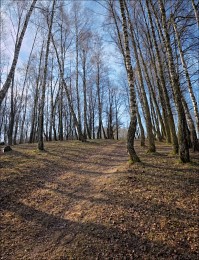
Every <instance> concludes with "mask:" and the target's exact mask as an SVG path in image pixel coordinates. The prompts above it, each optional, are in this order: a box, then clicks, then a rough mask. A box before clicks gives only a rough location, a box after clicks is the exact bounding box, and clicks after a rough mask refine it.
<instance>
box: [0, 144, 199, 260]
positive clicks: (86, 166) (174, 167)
mask: <svg viewBox="0 0 199 260" xmlns="http://www.w3.org/2000/svg"><path fill="white" fill-rule="evenodd" d="M46 147H47V151H46V152H44V153H39V152H38V151H37V150H35V147H34V146H33V145H22V146H18V147H16V148H15V151H13V152H12V153H11V154H9V155H3V156H1V159H3V160H4V164H2V168H1V169H0V170H1V194H2V195H1V207H2V229H1V230H2V236H1V237H2V248H1V259H7V260H9V259H10V260H11V259H12V260H18V259H35V260H36V259H38V260H40V259H41V260H43V259H45V260H48V259H52V260H59V259H60V260H61V259H66V260H67V259H88V260H90V259H197V243H196V242H197V235H196V234H197V198H196V197H197V196H196V189H197V188H196V187H197V185H196V179H195V175H196V172H197V170H198V164H197V163H195V164H193V165H189V166H184V165H179V164H176V163H175V160H176V158H175V157H173V156H172V155H169V156H168V152H169V151H170V148H169V147H168V146H161V145H160V146H159V152H158V153H157V154H156V155H146V152H145V150H144V149H143V150H139V154H140V156H142V158H144V161H145V162H144V163H142V164H138V165H134V166H133V167H131V168H129V167H128V166H127V164H126V162H127V159H128V158H127V154H126V145H125V142H122V141H119V142H115V141H109V142H107V141H101V142H90V143H86V144H84V143H79V142H67V143H66V142H59V143H49V144H47V146H46ZM197 159H198V157H197V158H196V159H194V160H195V161H197ZM168 162H169V164H170V165H169V166H168ZM165 167H167V168H168V171H166V172H165ZM185 187H187V190H186V189H185ZM190 202H191V203H190Z"/></svg>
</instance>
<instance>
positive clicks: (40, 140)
mask: <svg viewBox="0 0 199 260" xmlns="http://www.w3.org/2000/svg"><path fill="white" fill-rule="evenodd" d="M55 2H56V0H54V1H53V6H52V11H51V12H52V14H51V17H50V25H49V30H48V39H47V44H46V55H45V63H44V78H43V84H42V96H41V102H40V109H39V126H38V149H39V150H44V141H43V131H44V105H45V91H46V79H47V69H48V54H49V48H50V39H51V30H52V24H53V17H54V7H55Z"/></svg>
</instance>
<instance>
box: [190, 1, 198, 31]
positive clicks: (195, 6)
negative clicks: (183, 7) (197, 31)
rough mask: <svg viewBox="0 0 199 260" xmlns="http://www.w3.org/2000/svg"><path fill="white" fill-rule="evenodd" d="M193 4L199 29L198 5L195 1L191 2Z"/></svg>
mask: <svg viewBox="0 0 199 260" xmlns="http://www.w3.org/2000/svg"><path fill="white" fill-rule="evenodd" d="M196 1H197V0H196ZM191 3H192V6H193V10H194V14H195V17H196V21H197V24H198V27H199V14H198V10H197V6H198V4H195V2H194V0H191Z"/></svg>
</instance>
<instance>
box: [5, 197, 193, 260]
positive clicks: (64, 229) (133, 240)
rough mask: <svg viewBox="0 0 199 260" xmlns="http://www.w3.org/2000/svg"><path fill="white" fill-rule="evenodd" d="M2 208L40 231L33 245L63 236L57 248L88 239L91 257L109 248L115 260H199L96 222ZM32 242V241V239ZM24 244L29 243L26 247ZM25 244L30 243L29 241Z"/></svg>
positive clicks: (16, 206)
mask: <svg viewBox="0 0 199 260" xmlns="http://www.w3.org/2000/svg"><path fill="white" fill-rule="evenodd" d="M2 208H3V210H9V211H11V212H13V213H15V214H17V215H18V216H20V218H22V219H23V220H24V224H25V223H26V222H29V223H30V224H29V228H31V224H32V228H35V229H37V231H38V232H37V236H35V237H34V240H33V243H34V241H35V240H38V239H40V240H41V238H45V239H46V238H48V237H50V238H51V239H52V240H53V236H54V234H55V233H57V232H59V234H60V236H59V237H57V236H56V241H55V243H54V247H56V246H57V243H56V242H57V240H58V241H59V243H62V244H64V245H65V246H66V245H67V246H68V247H71V245H72V243H73V240H75V239H78V236H79V235H84V241H83V245H84V246H86V245H87V244H88V243H90V244H92V246H93V247H94V248H95V250H94V251H93V248H92V250H91V252H90V254H91V256H95V257H96V256H97V255H99V252H103V250H104V248H103V247H105V248H106V250H107V248H108V250H109V253H111V255H110V257H111V259H112V258H113V259H114V257H117V255H118V254H119V255H121V254H122V255H121V258H117V259H126V258H124V257H125V256H126V254H129V253H131V254H132V256H135V257H137V258H139V259H143V257H148V258H147V259H161V258H162V259H166V258H170V257H171V255H172V256H177V257H178V258H175V259H197V255H196V253H193V252H190V250H189V248H187V251H185V250H182V249H180V248H175V247H171V246H168V245H166V244H161V243H158V242H152V241H150V240H148V239H146V237H144V236H138V235H136V234H134V233H132V231H130V230H127V231H122V230H121V229H119V228H118V227H113V226H110V225H109V226H105V225H102V224H97V223H93V222H75V221H71V220H67V219H63V218H60V217H59V216H55V215H52V214H49V213H46V212H43V211H40V210H38V209H35V208H32V207H30V206H27V205H25V204H23V203H21V202H19V201H16V200H7V203H4V204H3V205H2ZM35 225H36V226H35ZM27 232H28V230H27ZM68 234H71V236H72V237H73V239H72V240H71V238H70V240H69V241H67V239H66V237H68ZM26 235H27V234H26ZM29 238H30V241H31V237H29ZM91 238H92V239H93V241H92V239H91ZM102 241H103V244H102ZM24 242H25V241H23V242H22V243H24ZM25 243H27V239H26V242H25ZM19 244H20V242H19ZM99 245H100V248H99ZM107 245H108V247H107ZM116 245H117V246H116ZM88 251H89V249H88ZM87 253H88V252H87ZM93 254H94V255H93ZM83 256H84V251H82V257H83ZM109 259H110V258H109Z"/></svg>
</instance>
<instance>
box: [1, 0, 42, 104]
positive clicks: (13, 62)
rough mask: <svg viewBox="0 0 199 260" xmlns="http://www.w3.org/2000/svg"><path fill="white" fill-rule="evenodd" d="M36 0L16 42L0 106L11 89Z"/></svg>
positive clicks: (2, 90)
mask: <svg viewBox="0 0 199 260" xmlns="http://www.w3.org/2000/svg"><path fill="white" fill-rule="evenodd" d="M36 2H37V0H33V1H32V4H31V6H30V9H29V11H28V13H27V15H26V18H25V22H24V25H23V28H22V31H21V34H20V36H19V40H18V42H17V44H16V48H15V52H14V58H13V61H12V65H11V68H10V71H9V73H8V76H7V79H6V81H5V83H4V85H3V87H2V89H1V90H0V106H1V103H2V101H3V99H4V97H5V95H6V93H7V91H8V89H9V87H10V84H11V81H12V79H13V75H14V73H15V68H16V65H17V61H18V57H19V52H20V49H21V45H22V41H23V38H24V35H25V32H26V29H27V27H28V22H29V20H30V16H31V14H32V11H33V9H34V6H35V4H36Z"/></svg>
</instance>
